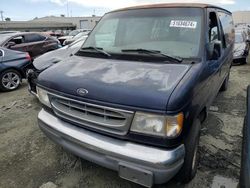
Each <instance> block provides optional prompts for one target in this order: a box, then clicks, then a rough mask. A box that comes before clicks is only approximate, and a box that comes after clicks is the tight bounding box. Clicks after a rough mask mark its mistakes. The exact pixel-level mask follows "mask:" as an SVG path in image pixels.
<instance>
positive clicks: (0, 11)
mask: <svg viewBox="0 0 250 188" xmlns="http://www.w3.org/2000/svg"><path fill="white" fill-rule="evenodd" d="M0 14H1V19H2V21H3V11H2V10H0Z"/></svg>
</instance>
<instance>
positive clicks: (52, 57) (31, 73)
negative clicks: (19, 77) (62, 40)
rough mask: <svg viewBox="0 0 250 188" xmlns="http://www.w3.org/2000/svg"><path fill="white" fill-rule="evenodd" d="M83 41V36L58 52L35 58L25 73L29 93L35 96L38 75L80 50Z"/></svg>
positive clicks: (84, 38)
mask: <svg viewBox="0 0 250 188" xmlns="http://www.w3.org/2000/svg"><path fill="white" fill-rule="evenodd" d="M85 40H86V37H85V36H84V37H81V38H79V39H78V40H76V41H75V42H73V43H71V44H69V45H67V46H64V47H62V48H60V49H58V50H54V51H52V52H48V53H46V54H44V55H42V56H40V57H38V58H36V59H35V60H34V61H33V68H32V69H29V70H28V73H27V80H28V89H29V92H30V93H32V94H34V95H37V91H36V80H37V77H38V75H39V74H40V73H41V72H42V71H44V70H46V69H47V68H49V67H51V66H52V65H54V64H56V63H59V62H60V61H62V60H65V59H67V58H68V57H70V56H71V55H73V54H75V53H76V52H77V51H78V50H79V49H80V47H81V46H82V44H83V43H84V41H85Z"/></svg>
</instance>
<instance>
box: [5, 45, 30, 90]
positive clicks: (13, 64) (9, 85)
mask: <svg viewBox="0 0 250 188" xmlns="http://www.w3.org/2000/svg"><path fill="white" fill-rule="evenodd" d="M30 68H32V63H31V57H30V55H29V53H27V52H19V51H14V50H9V49H6V48H2V47H0V91H12V90H15V89H17V88H18V87H19V85H20V83H21V82H22V79H24V78H26V71H27V70H28V69H30Z"/></svg>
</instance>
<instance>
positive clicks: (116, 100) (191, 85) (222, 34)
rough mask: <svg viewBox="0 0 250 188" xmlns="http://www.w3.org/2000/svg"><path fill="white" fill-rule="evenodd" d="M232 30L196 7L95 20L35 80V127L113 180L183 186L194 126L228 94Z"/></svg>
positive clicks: (222, 14)
mask: <svg viewBox="0 0 250 188" xmlns="http://www.w3.org/2000/svg"><path fill="white" fill-rule="evenodd" d="M233 25H234V24H233V20H232V15H231V13H230V12H229V11H227V10H225V9H222V8H219V7H215V6H212V5H206V4H156V5H146V6H137V7H129V8H125V9H120V10H115V11H112V12H109V13H107V14H105V15H104V16H103V18H102V19H101V21H100V22H99V23H98V24H97V26H96V27H95V28H94V30H93V31H92V32H91V33H90V35H89V37H88V38H87V40H86V41H85V42H84V44H83V46H82V47H81V48H80V50H79V51H78V52H77V53H75V54H74V55H72V56H70V57H68V58H65V59H64V60H63V61H62V62H61V63H59V64H56V65H54V66H52V67H50V68H49V69H47V70H45V71H43V72H42V73H41V74H40V75H39V77H38V81H37V93H38V96H39V99H40V101H41V103H42V104H43V109H42V110H41V111H40V113H39V115H38V124H39V127H40V128H41V130H42V131H43V132H44V133H45V134H46V135H47V136H48V137H49V138H50V139H52V140H53V141H54V142H56V143H58V144H59V145H61V146H62V147H64V148H65V149H66V150H69V151H70V152H72V153H74V154H75V155H77V156H80V157H82V158H84V159H86V160H89V161H92V162H94V163H96V164H99V165H101V166H104V167H107V168H110V169H113V170H115V171H118V173H119V176H120V177H121V178H124V179H127V180H130V181H133V182H135V183H138V184H141V185H144V186H147V187H151V186H152V185H153V184H162V183H165V182H167V181H168V180H170V179H171V178H173V177H174V176H175V177H176V178H177V179H178V180H179V181H181V182H183V183H187V182H189V181H190V180H191V179H192V178H193V177H194V176H195V174H196V171H197V165H198V161H199V152H198V146H199V137H200V129H201V124H202V122H203V121H204V120H205V118H206V117H207V111H208V108H209V106H210V105H211V103H212V101H213V99H214V98H215V97H216V95H217V93H218V92H219V91H225V90H226V89H227V87H228V82H229V76H230V68H231V65H232V61H233V49H234V38H235V37H234V27H233Z"/></svg>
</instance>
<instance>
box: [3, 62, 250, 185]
mask: <svg viewBox="0 0 250 188" xmlns="http://www.w3.org/2000/svg"><path fill="white" fill-rule="evenodd" d="M248 84H250V65H243V66H234V67H233V68H232V70H231V77H230V84H229V89H228V91H226V92H224V93H219V95H218V96H217V98H216V100H215V101H214V104H213V106H212V107H211V109H210V112H209V116H208V118H207V120H206V121H205V123H204V124H203V127H202V136H201V143H200V151H199V152H200V153H201V160H200V165H199V168H198V173H197V175H196V177H195V178H194V180H193V181H192V182H190V183H189V184H187V185H180V184H178V183H176V182H174V181H171V182H169V183H167V184H165V185H160V186H156V187H159V188H163V187H185V188H203V187H204V188H206V187H213V188H217V187H218V188H219V187H221V186H224V187H236V185H237V183H238V178H239V171H240V155H241V141H242V132H241V130H242V126H243V118H244V115H245V98H246V88H247V85H248ZM40 108H41V107H40V105H39V102H38V101H37V99H35V98H34V97H33V96H31V95H30V94H28V92H27V83H26V82H24V83H23V84H22V86H21V88H20V89H18V90H16V91H14V92H9V93H0V188H12V187H26V188H29V187H31V188H33V187H41V188H48V187H50V188H54V187H65V188H73V187H108V188H112V187H115V188H116V187H121V188H122V187H124V188H125V187H140V186H138V185H136V184H134V183H131V182H128V181H125V180H123V179H120V178H119V177H118V175H117V173H116V172H113V171H111V170H108V169H105V168H103V167H100V166H97V165H95V164H93V163H90V162H87V161H85V160H81V159H79V158H78V157H75V156H73V155H71V154H69V153H67V152H66V151H64V150H63V149H62V148H61V147H59V146H57V145H55V144H54V143H52V142H51V141H50V140H49V139H47V137H46V136H45V135H44V134H43V133H42V132H41V131H40V130H39V128H38V126H37V114H38V112H39V110H40Z"/></svg>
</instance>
